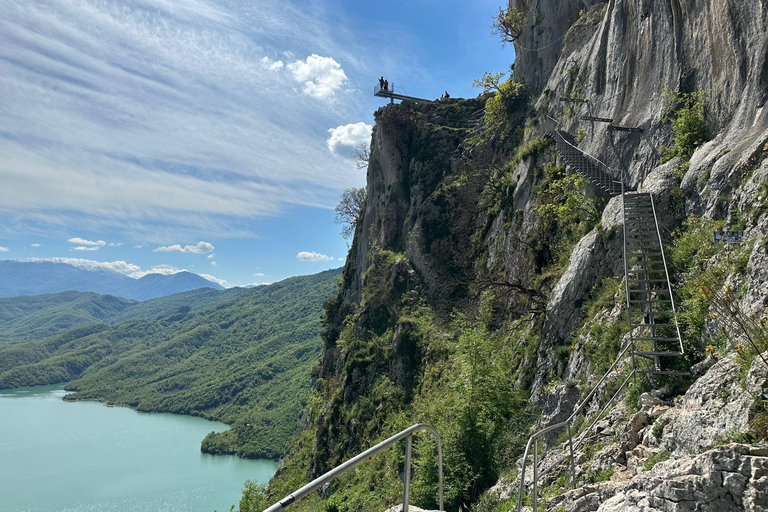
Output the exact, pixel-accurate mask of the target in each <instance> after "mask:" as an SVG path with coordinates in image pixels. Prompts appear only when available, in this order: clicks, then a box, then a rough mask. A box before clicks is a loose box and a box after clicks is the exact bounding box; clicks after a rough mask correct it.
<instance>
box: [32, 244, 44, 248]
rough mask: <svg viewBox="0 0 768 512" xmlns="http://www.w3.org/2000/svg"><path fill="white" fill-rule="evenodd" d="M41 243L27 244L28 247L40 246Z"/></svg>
mask: <svg viewBox="0 0 768 512" xmlns="http://www.w3.org/2000/svg"><path fill="white" fill-rule="evenodd" d="M42 245H43V244H29V246H30V247H42Z"/></svg>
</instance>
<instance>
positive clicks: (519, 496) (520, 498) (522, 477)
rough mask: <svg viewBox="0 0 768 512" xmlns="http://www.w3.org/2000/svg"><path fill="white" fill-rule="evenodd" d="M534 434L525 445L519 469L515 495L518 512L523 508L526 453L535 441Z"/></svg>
mask: <svg viewBox="0 0 768 512" xmlns="http://www.w3.org/2000/svg"><path fill="white" fill-rule="evenodd" d="M535 436H536V434H534V435H532V436H531V437H529V438H528V443H527V444H526V445H525V453H524V454H523V464H522V466H521V467H520V490H519V491H518V493H517V510H520V509H521V508H522V506H523V494H524V493H525V461H527V460H528V451H529V450H530V449H531V443H532V442H534V441H535V439H536V437H535Z"/></svg>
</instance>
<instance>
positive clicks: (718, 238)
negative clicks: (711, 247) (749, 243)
mask: <svg viewBox="0 0 768 512" xmlns="http://www.w3.org/2000/svg"><path fill="white" fill-rule="evenodd" d="M743 241H744V232H743V231H715V242H716V243H725V244H740V243H742V242H743Z"/></svg>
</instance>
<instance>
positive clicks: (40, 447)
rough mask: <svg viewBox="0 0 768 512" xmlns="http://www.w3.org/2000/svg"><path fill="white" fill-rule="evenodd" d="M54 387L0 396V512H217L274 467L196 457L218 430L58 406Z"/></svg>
mask: <svg viewBox="0 0 768 512" xmlns="http://www.w3.org/2000/svg"><path fill="white" fill-rule="evenodd" d="M65 394H66V392H65V391H64V390H63V386H61V385H59V386H43V387H35V388H24V389H15V390H3V391H0V510H1V511H3V512H54V511H55V512H97V511H98V512H150V511H151V512H163V511H169V512H170V511H174V512H176V511H178V512H213V511H214V510H218V512H225V511H228V510H229V507H230V506H231V505H235V508H237V503H238V501H239V499H240V494H241V491H242V488H243V484H244V483H245V481H246V480H253V481H256V482H266V481H267V480H269V478H270V477H271V476H272V475H273V474H274V472H275V471H276V470H277V463H275V462H272V461H262V460H243V459H239V458H237V457H232V456H213V455H207V454H204V453H201V452H200V441H202V439H203V437H205V435H206V434H207V433H208V432H211V431H217V432H221V431H223V430H226V429H227V426H226V425H223V424H221V423H216V422H212V421H207V420H203V419H200V418H192V417H188V416H179V415H172V414H145V413H138V412H136V411H134V410H132V409H128V408H124V407H105V406H103V405H102V404H100V403H98V402H64V401H63V400H62V399H61V397H62V396H64V395H65Z"/></svg>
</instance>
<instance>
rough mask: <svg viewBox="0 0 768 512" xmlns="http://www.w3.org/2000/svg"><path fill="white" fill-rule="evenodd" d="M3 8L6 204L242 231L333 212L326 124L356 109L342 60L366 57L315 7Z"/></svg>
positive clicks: (62, 1) (137, 231) (1, 147)
mask: <svg viewBox="0 0 768 512" xmlns="http://www.w3.org/2000/svg"><path fill="white" fill-rule="evenodd" d="M0 9H2V13H3V15H2V21H0V27H1V28H0V32H1V33H2V34H3V43H2V45H0V76H2V77H3V81H2V84H0V111H2V112H3V115H2V116H0V160H2V162H3V166H2V170H0V178H2V180H3V183H4V186H3V187H2V189H0V204H1V205H2V209H0V216H7V217H9V218H17V217H18V218H21V219H22V221H23V222H27V223H29V225H35V224H36V223H37V224H39V223H40V222H48V223H59V222H63V223H68V222H71V221H74V222H75V223H77V222H80V221H83V218H84V217H85V220H84V221H83V222H82V223H81V224H78V225H81V226H83V227H84V229H86V228H88V229H97V228H101V229H104V228H109V229H113V228H117V229H122V230H123V232H125V233H127V234H130V235H132V236H136V237H137V238H138V237H141V238H140V239H144V240H150V241H151V238H150V235H151V234H152V233H153V232H157V231H158V227H159V228H160V229H161V230H163V231H165V232H166V235H167V234H171V235H175V236H178V235H179V234H182V233H183V234H189V233H191V232H195V230H194V229H191V228H190V226H200V227H199V228H198V230H197V233H213V232H218V233H219V236H241V235H243V234H246V235H247V234H248V229H247V228H245V227H244V226H247V225H248V224H249V222H248V221H249V220H250V219H257V218H260V217H267V216H274V215H278V214H280V213H281V212H283V211H285V210H286V209H287V208H289V207H291V206H292V205H303V206H320V207H326V208H330V207H332V206H333V205H334V204H335V200H336V197H337V195H338V190H339V189H341V188H344V187H345V186H348V185H349V182H350V179H351V178H350V174H349V172H348V170H346V169H340V168H339V166H338V165H337V163H336V162H334V158H333V155H331V154H329V153H328V151H327V150H326V149H325V144H324V142H325V141H324V137H322V135H321V134H322V133H324V132H325V131H326V130H327V129H328V127H329V126H336V125H338V124H339V123H340V122H344V121H345V120H346V119H348V116H347V115H346V109H348V108H349V107H348V105H349V104H350V103H351V102H345V101H335V102H333V105H329V103H328V101H327V100H331V99H344V98H347V97H350V95H355V94H357V93H356V92H355V91H352V90H349V89H345V87H347V85H346V84H347V81H348V78H347V76H348V75H347V72H346V70H345V68H347V66H352V67H359V66H360V61H358V60H357V58H356V57H354V56H353V55H351V53H350V52H349V51H348V50H347V49H345V47H344V44H343V42H342V41H335V40H334V38H333V37H331V36H330V35H329V31H328V30H327V28H326V27H322V26H320V24H319V22H318V20H317V19H316V18H315V17H314V16H313V15H312V14H311V13H309V12H307V11H306V9H304V7H303V6H302V5H299V4H298V3H297V4H296V5H294V4H293V2H290V1H282V0H280V1H278V0H264V1H263V2H259V6H258V9H254V8H252V6H251V4H249V3H245V2H244V3H238V2H227V3H218V4H213V3H209V2H205V1H202V0H184V1H181V2H167V1H164V0H126V1H125V2H118V3H115V2H102V1H98V0H82V1H78V2H70V1H68V0H50V1H43V0H30V1H28V2H21V1H19V0H0ZM299 27H300V28H299ZM296 88H299V89H300V90H299V91H296V90H295V89H296ZM297 127H302V129H297ZM1 220H2V219H0V221H1ZM198 220H201V221H202V222H201V223H200V224H198V223H197V221H198ZM7 224H8V223H3V222H0V232H3V231H4V230H7V229H8V228H7ZM142 235H145V236H142ZM198 236H202V235H200V234H199V235H198ZM166 239H167V238H166ZM78 245H86V244H78Z"/></svg>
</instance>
